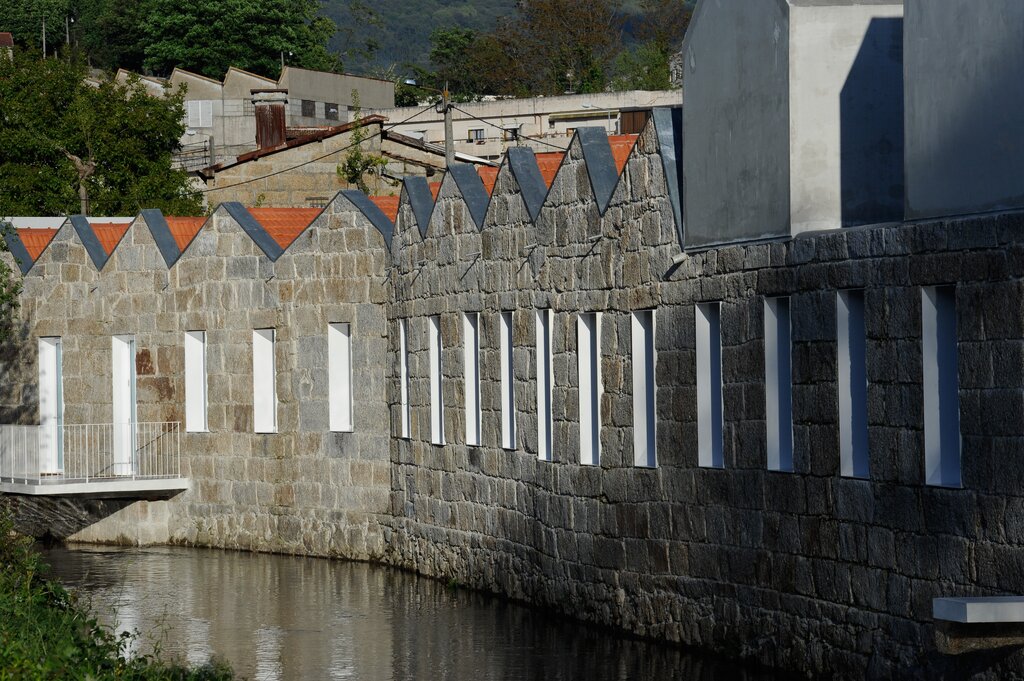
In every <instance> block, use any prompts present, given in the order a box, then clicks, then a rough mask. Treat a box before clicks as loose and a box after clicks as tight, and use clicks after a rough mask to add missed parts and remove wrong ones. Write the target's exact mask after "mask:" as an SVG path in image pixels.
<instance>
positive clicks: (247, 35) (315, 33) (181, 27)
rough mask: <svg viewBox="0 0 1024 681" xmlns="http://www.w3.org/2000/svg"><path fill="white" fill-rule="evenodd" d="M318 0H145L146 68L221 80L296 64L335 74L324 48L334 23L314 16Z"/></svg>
mask: <svg viewBox="0 0 1024 681" xmlns="http://www.w3.org/2000/svg"><path fill="white" fill-rule="evenodd" d="M319 7H320V4H319V2H317V0H196V1H194V2H187V3H185V2H181V1H180V0H143V9H144V18H143V21H142V38H143V42H144V44H145V55H146V56H145V60H144V62H143V63H144V65H145V67H146V68H147V69H148V70H150V71H152V72H153V73H155V74H157V75H168V74H170V72H171V71H172V70H173V69H174V68H175V67H181V68H183V69H186V70H189V71H194V72H196V73H200V74H202V75H204V76H208V77H210V78H218V79H219V78H222V77H223V76H224V73H225V72H226V71H227V70H228V67H229V66H235V67H238V68H242V69H246V70H249V71H253V72H255V73H259V74H261V75H266V76H277V75H278V74H279V73H280V71H281V57H282V55H284V56H285V59H286V62H287V63H288V64H292V65H294V66H301V67H305V68H310V69H319V70H326V71H330V70H339V69H340V66H341V63H340V60H339V59H338V57H337V55H334V54H332V53H330V52H329V51H328V50H327V41H328V40H329V39H330V37H331V36H332V35H334V32H335V30H336V27H335V25H334V22H333V21H331V20H330V19H328V18H326V17H323V16H319V15H318V14H317V12H318V10H319Z"/></svg>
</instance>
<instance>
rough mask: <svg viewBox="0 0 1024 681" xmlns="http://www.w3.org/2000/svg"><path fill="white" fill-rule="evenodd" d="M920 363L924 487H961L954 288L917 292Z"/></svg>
mask: <svg viewBox="0 0 1024 681" xmlns="http://www.w3.org/2000/svg"><path fill="white" fill-rule="evenodd" d="M921 360H922V363H923V365H924V366H923V377H924V384H923V386H922V388H923V391H924V454H925V481H926V482H927V484H929V485H932V486H936V487H961V486H962V484H963V482H962V476H961V470H960V465H961V464H960V456H961V438H960V388H959V377H958V375H957V374H958V368H957V367H958V365H959V362H958V359H957V322H956V289H955V288H954V287H952V286H927V287H924V288H922V289H921Z"/></svg>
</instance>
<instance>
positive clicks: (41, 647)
mask: <svg viewBox="0 0 1024 681" xmlns="http://www.w3.org/2000/svg"><path fill="white" fill-rule="evenodd" d="M45 569H46V567H45V565H44V564H43V561H42V559H41V558H40V556H39V554H38V553H37V552H36V551H35V549H34V547H33V546H32V541H31V540H30V539H28V538H27V537H22V536H19V535H17V534H15V533H14V531H13V526H12V521H11V516H10V514H9V513H8V512H7V510H6V509H0V681H7V680H8V679H10V680H12V681H13V680H14V679H18V680H21V679H64V678H67V679H90V680H92V679H95V680H96V681H100V680H106V679H125V680H132V681H135V680H138V681H150V680H154V681H186V680H187V681H221V680H222V679H231V678H232V673H231V671H230V669H228V668H227V667H225V666H223V665H219V664H213V665H207V666H203V667H197V668H185V667H179V666H175V665H168V664H165V663H163V662H161V661H159V660H158V659H156V658H153V657H148V656H145V657H135V658H129V657H128V656H127V654H126V650H127V645H128V643H129V642H130V641H131V637H130V635H127V634H125V635H122V636H114V635H113V634H111V633H110V632H109V631H107V630H106V629H103V628H102V627H101V626H100V625H99V624H98V623H97V622H96V620H95V619H93V618H92V617H91V616H90V615H89V614H88V612H86V610H85V609H84V608H83V607H82V606H81V605H80V604H78V603H77V602H76V601H75V598H74V596H73V595H72V594H71V593H69V592H68V591H66V590H65V589H64V588H63V587H61V586H60V585H59V584H57V583H56V582H53V581H50V580H48V579H46V578H45V575H44V572H45Z"/></svg>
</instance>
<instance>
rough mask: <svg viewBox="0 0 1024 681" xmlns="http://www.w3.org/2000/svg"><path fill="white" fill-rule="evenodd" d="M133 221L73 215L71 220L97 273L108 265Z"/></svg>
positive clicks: (129, 219)
mask: <svg viewBox="0 0 1024 681" xmlns="http://www.w3.org/2000/svg"><path fill="white" fill-rule="evenodd" d="M133 221H134V218H87V217H85V216H84V215H73V216H71V219H70V222H71V225H72V227H73V228H74V230H75V232H76V233H77V234H78V238H79V240H80V241H81V242H82V245H83V246H85V250H86V251H87V252H88V254H89V258H90V259H91V260H92V263H93V265H94V266H95V267H96V270H97V271H99V270H102V269H103V266H104V265H106V264H107V260H109V259H110V255H111V254H112V253H113V252H114V249H115V248H117V244H118V243H120V241H121V239H122V238H124V235H125V233H126V232H127V231H128V227H129V226H130V225H131V224H132V222H133Z"/></svg>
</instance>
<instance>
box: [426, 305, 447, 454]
mask: <svg viewBox="0 0 1024 681" xmlns="http://www.w3.org/2000/svg"><path fill="white" fill-rule="evenodd" d="M429 326H430V441H431V442H432V443H433V444H435V445H443V444H444V393H443V392H442V390H441V353H442V351H443V350H444V347H443V345H442V344H441V317H440V316H436V315H435V316H433V317H431V318H430V324H429Z"/></svg>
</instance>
